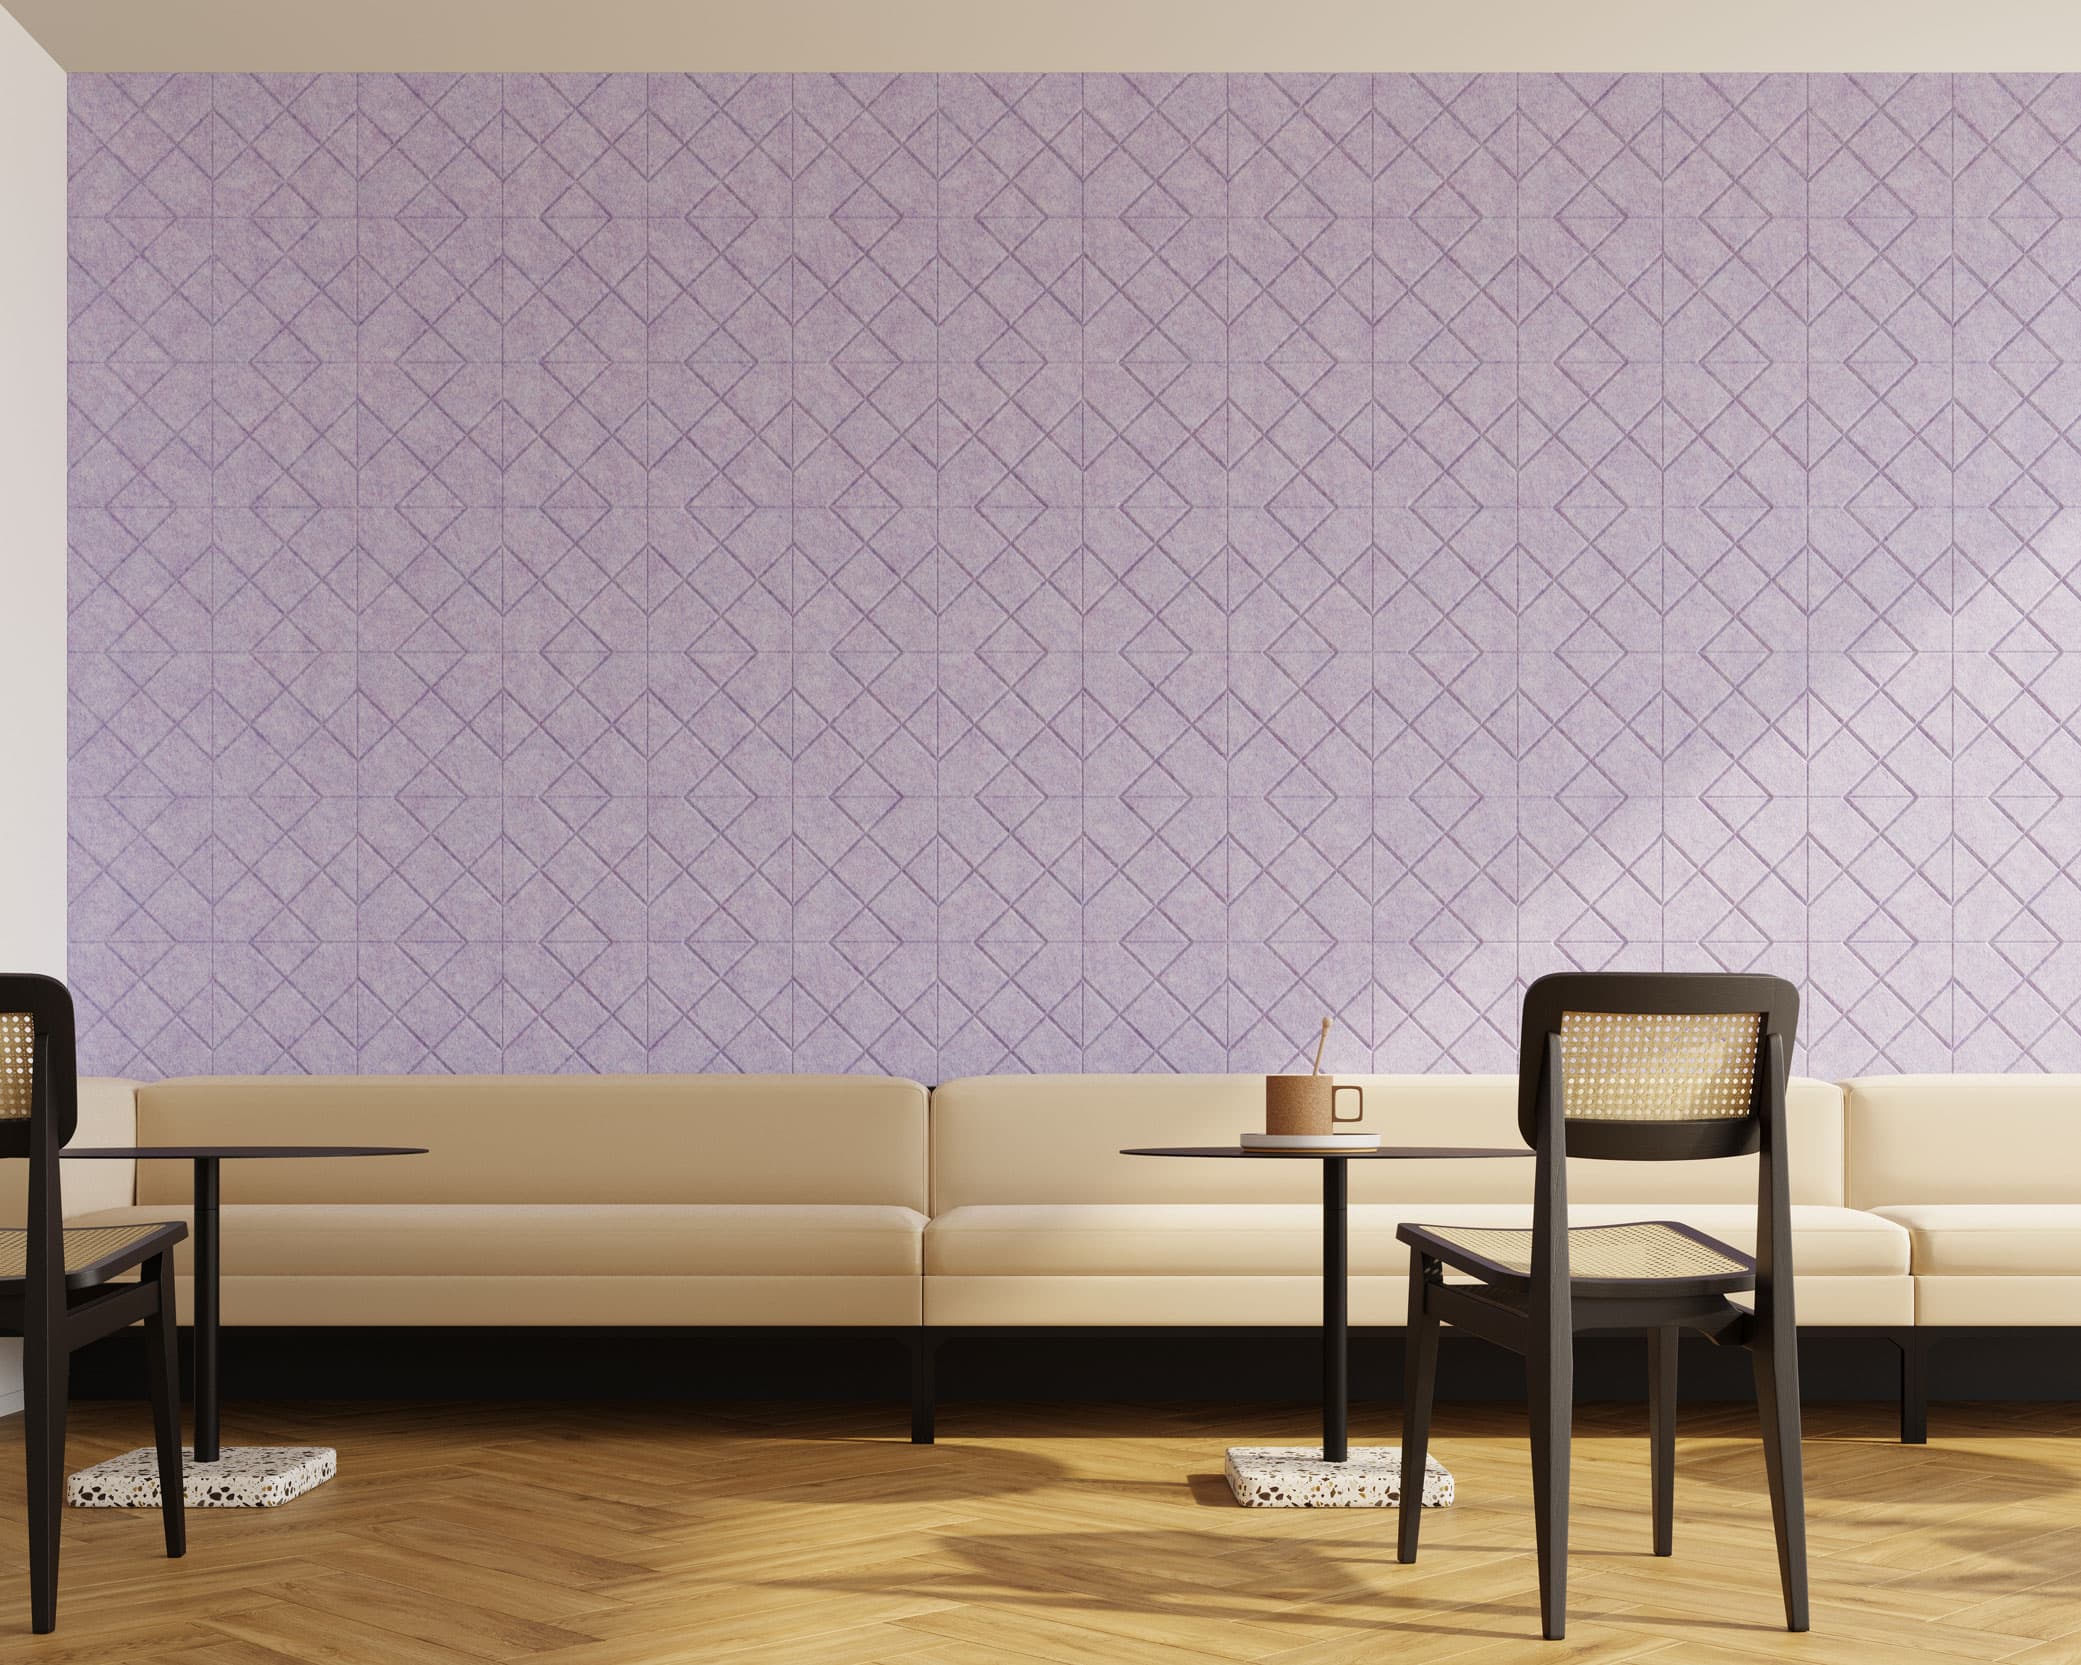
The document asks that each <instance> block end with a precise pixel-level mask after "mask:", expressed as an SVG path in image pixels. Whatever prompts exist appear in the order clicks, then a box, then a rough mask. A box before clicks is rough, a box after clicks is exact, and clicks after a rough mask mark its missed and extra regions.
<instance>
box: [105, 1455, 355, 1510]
mask: <svg viewBox="0 0 2081 1665" xmlns="http://www.w3.org/2000/svg"><path fill="white" fill-rule="evenodd" d="M181 1460H182V1463H183V1464H184V1466H185V1472H184V1474H183V1479H184V1481H185V1490H186V1493H187V1505H188V1507H189V1508H191V1509H274V1508H278V1507H279V1506H280V1505H282V1504H284V1503H287V1502H288V1501H289V1500H290V1499H291V1498H296V1497H301V1496H303V1494H304V1493H305V1492H307V1491H309V1490H310V1489H311V1488H312V1487H314V1486H322V1485H324V1484H325V1482H326V1481H328V1480H330V1479H331V1478H332V1477H333V1476H334V1475H335V1474H337V1473H339V1470H340V1459H339V1453H338V1452H336V1451H335V1450H333V1448H332V1447H331V1446H329V1445H237V1446H226V1447H225V1448H224V1454H223V1456H221V1457H220V1458H219V1459H218V1460H217V1461H216V1462H214V1463H198V1462H197V1461H196V1460H195V1453H194V1451H193V1450H192V1449H184V1450H183V1451H182V1452H181ZM65 1501H66V1502H67V1503H70V1504H71V1505H72V1506H73V1507H74V1508H75V1509H156V1508H158V1507H159V1456H158V1453H157V1452H155V1451H154V1450H153V1449H152V1448H151V1447H150V1446H148V1445H147V1446H142V1447H140V1448H139V1449H138V1450H136V1451H126V1452H124V1453H123V1455H122V1456H120V1457H111V1458H109V1460H108V1461H107V1462H105V1463H96V1464H95V1465H94V1466H93V1467H92V1468H83V1469H81V1470H80V1471H79V1472H78V1473H77V1474H74V1475H73V1476H71V1478H70V1479H69V1480H68V1482H67V1484H66V1488H65Z"/></svg>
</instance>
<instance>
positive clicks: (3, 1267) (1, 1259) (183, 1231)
mask: <svg viewBox="0 0 2081 1665" xmlns="http://www.w3.org/2000/svg"><path fill="white" fill-rule="evenodd" d="M187 1235H188V1228H187V1227H186V1226H184V1225H182V1224H181V1223H180V1222H179V1221H178V1220H176V1221H172V1222H169V1223H165V1224H161V1223H160V1222H158V1221H147V1222H141V1223H139V1224H137V1225H131V1226H73V1227H70V1228H69V1229H68V1230H67V1231H66V1233H65V1276H66V1279H67V1281H68V1282H72V1283H75V1284H79V1285H87V1284H93V1283H99V1282H101V1281H102V1279H104V1278H108V1277H113V1276H114V1275H115V1274H117V1273H118V1272H127V1271H129V1270H130V1268H131V1267H133V1266H136V1265H138V1264H140V1263H141V1262H143V1261H146V1260H149V1259H151V1257H152V1256H153V1255H155V1254H157V1253H158V1252H159V1251H160V1249H162V1248H165V1247H168V1246H170V1245H172V1244H175V1243H178V1242H179V1241H180V1240H181V1239H182V1238H184V1237H186V1236H187ZM28 1275H29V1234H28V1233H27V1232H26V1231H21V1230H13V1231H0V1281H6V1280H8V1279H11V1278H26V1277H27V1276H28Z"/></svg>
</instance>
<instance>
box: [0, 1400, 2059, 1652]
mask: <svg viewBox="0 0 2081 1665" xmlns="http://www.w3.org/2000/svg"><path fill="white" fill-rule="evenodd" d="M902 1420H903V1418H902V1416H901V1414H900V1412H899V1409H898V1407H895V1406H883V1407H871V1408H853V1407H844V1408H840V1407H803V1406H789V1407H758V1406H754V1407H745V1408H742V1409H739V1410H734V1411H719V1410H716V1409H713V1408H699V1409H694V1408H684V1407H670V1406H643V1407H629V1406H555V1407H537V1406H516V1405H436V1406H367V1405H345V1406H333V1407H323V1408H308V1407H270V1406H252V1405H237V1406H234V1407H233V1409H232V1412H231V1415H230V1416H229V1418H228V1423H229V1426H228V1428H227V1433H228V1434H229V1435H230V1436H232V1437H233V1438H234V1439H235V1440H236V1441H237V1442H238V1443H275V1442H284V1443H298V1442H308V1441H319V1440H323V1441H326V1442H330V1443H333V1444H336V1445H337V1446H338V1447H339V1449H340V1460H341V1471H342V1472H341V1477H340V1478H339V1479H338V1480H336V1481H334V1482H333V1483H332V1484H331V1485H329V1486H326V1487H324V1488H323V1489H322V1490H320V1491H319V1492H317V1493H315V1494H313V1495H312V1496H310V1497H307V1498H304V1499H302V1500H300V1501H298V1502H296V1503H294V1504H291V1505H290V1506H289V1507H287V1508H285V1509H282V1510H277V1511H266V1512H263V1511H250V1512H248V1511H236V1510H226V1511H196V1512H195V1513H194V1514H192V1515H191V1517H190V1520H191V1525H190V1528H189V1532H190V1550H189V1555H188V1558H187V1559H186V1560H185V1561H180V1562H169V1561H166V1560H164V1559H162V1558H160V1557H159V1554H158V1547H159V1545H158V1523H157V1521H156V1520H155V1519H153V1518H152V1517H150V1516H144V1515H132V1514H124V1513H116V1512H107V1513H103V1512H98V1511H86V1510H69V1511H67V1514H66V1520H65V1528H66V1552H65V1565H64V1583H63V1591H62V1596H61V1604H60V1611H59V1627H58V1632H57V1634H56V1635H55V1636H51V1637H44V1638H32V1637H31V1636H30V1635H29V1633H28V1600H27V1588H26V1575H25V1572H24V1555H25V1549H24V1543H23V1537H22V1528H21V1524H20V1523H21V1518H22V1516H21V1504H22V1483H21V1433H20V1427H21V1422H20V1419H19V1418H10V1419H9V1420H8V1421H7V1422H6V1423H4V1424H0V1522H4V1525H0V1659H4V1660H8V1661H14V1660H23V1661H38V1662H42V1665H57V1662H60V1661H64V1662H74V1661H76V1662H79V1665H88V1662H92V1665H109V1662H112V1661H126V1662H127V1661H132V1660H138V1661H144V1660H149V1661H153V1662H155V1665H282V1662H283V1661H288V1660H297V1661H332V1662H339V1665H349V1662H351V1665H360V1662H364V1661H366V1662H369V1665H464V1662H468V1661H481V1660H529V1661H533V1662H536V1665H668V1662H669V1665H681V1662H687V1661H720V1662H725V1665H752V1662H758V1665H865V1662H869V1661H878V1660H889V1661H902V1662H904V1665H971V1662H975V1665H981V1662H992V1665H1032V1662H1035V1661H1053V1662H1060V1665H1086V1662H1092V1665H1098V1662H1104V1665H1111V1662H1116V1661H1117V1662H1119V1665H1191V1662H1206V1661H1213V1662H1217V1665H1221V1662H1242V1661H1259V1660H1263V1661H1275V1662H1277V1665H1343V1662H1346V1661H1352V1662H1358V1661H1365V1662H1369V1665H1370V1662H1374V1661H1379V1662H1394V1665H1400V1662H1404V1661H1407V1662H1420V1661H1430V1660H1444V1659H1450V1660H1453V1661H1456V1662H1458V1665H1491V1662H1494V1661H1505V1660H1528V1661H1530V1660H1537V1661H1553V1662H1557V1665H1558V1662H1562V1661H1578V1660H1619V1659H1645V1658H1653V1659H1655V1660H1657V1661H1659V1662H1662V1665H1677V1662H1680V1661H1695V1662H1697V1665H1755V1662H1756V1661H1757V1660H1766V1659H1798V1660H1812V1661H1816V1662H1820V1665H1869V1662H1871V1661H1902V1660H1917V1659H1930V1660H1961V1659H1970V1660H1997V1659H1999V1660H2009V1661H2013V1662H2015V1665H2055V1662H2067V1661H2081V1407H2077V1406H2056V1407H2055V1406H1979V1407H1967V1408H1961V1407H1956V1406H1951V1407H1945V1408H1944V1409H1943V1410H1942V1411H1941V1413H1940V1414H1939V1416H1938V1418H1937V1427H1936V1431H1935V1439H1934V1441H1933V1443H1931V1444H1930V1445H1929V1446H1927V1447H1924V1448H1910V1447H1903V1446H1900V1445H1897V1444H1895V1443H1893V1440H1892V1439H1891V1437H1890V1422H1891V1411H1890V1409H1888V1408H1881V1407H1841V1408H1833V1407H1825V1406H1824V1407H1818V1408H1813V1409H1811V1410H1810V1411H1809V1415H1808V1443H1807V1477H1808V1496H1809V1505H1810V1509H1809V1519H1810V1530H1811V1534H1812V1543H1813V1585H1814V1629H1813V1631H1812V1633H1811V1634H1809V1635H1807V1636H1803V1637H1794V1636H1787V1635H1786V1634H1785V1633H1784V1632H1783V1630H1782V1629H1781V1628H1780V1623H1781V1614H1780V1609H1779V1605H1778V1592H1777V1573H1776V1564H1775V1561H1774V1558H1773V1553H1772V1549H1771V1534H1770V1514H1769V1507H1768V1504H1767V1502H1766V1499H1765V1495H1764V1490H1763V1467H1762V1463H1761V1461H1760V1459H1759V1457H1758V1455H1757V1448H1756V1445H1755V1442H1754V1439H1753V1434H1752V1426H1751V1422H1750V1417H1749V1414H1746V1413H1743V1412H1741V1411H1738V1410H1735V1409H1732V1408H1727V1409H1721V1408H1700V1409H1698V1410H1696V1411H1692V1412H1689V1413H1688V1414H1687V1419H1686V1424H1687V1425H1686V1432H1685V1437H1684V1438H1683V1441H1682V1444H1681V1448H1680V1450H1679V1454H1678V1465H1679V1476H1678V1481H1677V1553H1676V1556H1675V1558H1674V1559H1673V1560H1666V1561H1658V1560H1656V1559H1654V1558H1653V1557H1652V1556H1651V1555H1649V1554H1648V1542H1649V1532H1648V1515H1647V1495H1648V1479H1647V1463H1646V1456H1647V1451H1646V1445H1645V1441H1644V1437H1643V1436H1644V1415H1643V1413H1642V1411H1641V1410H1640V1409H1639V1408H1638V1407H1616V1408H1614V1407H1596V1406H1591V1407H1585V1408H1584V1409H1583V1410H1582V1411H1581V1412H1580V1414H1579V1415H1578V1418H1577V1424H1576V1427H1577V1443H1576V1448H1575V1503H1574V1538H1575V1549H1574V1560H1573V1569H1572V1579H1573V1587H1572V1595H1571V1603H1570V1617H1571V1625H1570V1630H1569V1638H1568V1641H1567V1642H1566V1643H1554V1644H1542V1643H1540V1642H1538V1641H1537V1640H1536V1634H1537V1609H1536V1605H1535V1595H1534V1590H1535V1585H1534V1576H1533V1567H1532V1560H1531V1554H1530V1550H1531V1542H1532V1517H1531V1510H1530V1485H1529V1478H1528V1474H1527V1468H1526V1455H1525V1443H1524V1439H1523V1435H1522V1433H1521V1431H1520V1427H1519V1422H1518V1417H1517V1416H1516V1415H1514V1414H1512V1413H1511V1412H1509V1411H1508V1410H1506V1409H1503V1408H1497V1407H1481V1408H1467V1407H1453V1406H1449V1405H1448V1406H1444V1407H1441V1410H1440V1415H1439V1430H1438V1434H1437V1436H1436V1438H1437V1443H1436V1445H1435V1446H1434V1449H1435V1450H1436V1451H1438V1453H1439V1454H1440V1455H1441V1457H1442V1458H1443V1459H1444V1460H1445V1461H1446V1463H1447V1464H1448V1465H1449V1466H1450V1467H1451V1468H1452V1469H1453V1470H1454V1472H1455V1474H1456V1475H1457V1477H1458V1480H1459V1485H1460V1495H1461V1499H1462V1501H1461V1502H1460V1503H1459V1504H1458V1505H1457V1506H1456V1507H1454V1508H1452V1509H1448V1510H1435V1511H1432V1512H1431V1513H1430V1514H1429V1515H1428V1516H1427V1517H1426V1519H1425V1529H1426V1530H1425V1540H1424V1554H1423V1558H1422V1560H1421V1561H1420V1563H1419V1564H1418V1565H1416V1566H1414V1567H1402V1566H1398V1565H1397V1564H1396V1563H1395V1558H1394V1547H1393V1531H1394V1516H1393V1515H1392V1514H1391V1513H1388V1512H1384V1511H1381V1512H1376V1511H1370V1510H1348V1511H1331V1510H1318V1511H1278V1510H1248V1509H1241V1508H1238V1507H1236V1506H1235V1505H1234V1504H1233V1503H1232V1502H1230V1501H1229V1498H1228V1494H1227V1490H1226V1488H1225V1486H1224V1485H1223V1484H1222V1481H1221V1479H1220V1472H1219V1471H1220V1466H1221V1452H1222V1447H1223V1446H1224V1445H1225V1444H1227V1443H1230V1442H1231V1441H1233V1440H1237V1439H1247V1440H1249V1441H1253V1442H1273V1441H1281V1442H1283V1441H1295V1442H1299V1441H1304V1440H1306V1439H1307V1438H1308V1437H1309V1432H1310V1430H1309V1417H1308V1415H1307V1413H1306V1411H1305V1410H1303V1409H1299V1408H1294V1409H1284V1410H1282V1409H1266V1408H1263V1407H1247V1406H1246V1407H1238V1406H1234V1405H1190V1406H1183V1405H1179V1406H1162V1407H1131V1408H1119V1409H1108V1408H1101V1407H1091V1406H1017V1407H1013V1406H961V1405H955V1406H952V1407H950V1408H949V1409H948V1410H947V1411H946V1413H945V1414H944V1416H943V1423H942V1432H943V1440H942V1443H941V1444H940V1445H939V1446H937V1447H935V1448H932V1449H915V1448H913V1447H912V1446H910V1445H909V1444H908V1443H906V1442H905V1440H904V1439H903V1438H902V1432H901V1423H902ZM146 1429H147V1418H146V1415H145V1413H144V1411H143V1409H142V1407H131V1406H126V1405H109V1404H84V1405H80V1406H76V1407H75V1408H74V1415H73V1435H72V1444H71V1452H70V1455H71V1459H72V1461H73V1463H74V1465H75V1466H77V1465H78V1464H80V1463H83V1462H88V1461H92V1460H95V1459H97V1458H100V1457H104V1456H108V1455H111V1454H113V1453H114V1452H116V1451H119V1450H123V1449H126V1448H128V1447H130V1446H132V1445H135V1444H138V1443H141V1442H142V1440H143V1438H144V1437H145V1433H146ZM1355 1433H1356V1434H1357V1435H1358V1436H1359V1437H1360V1438H1362V1439H1365V1440H1378V1441H1386V1442H1392V1440H1393V1438H1394V1414H1393V1412H1392V1409H1391V1408H1388V1409H1383V1410H1381V1411H1379V1412H1378V1413H1375V1414H1361V1416H1360V1417H1359V1419H1358V1426H1357V1428H1356V1429H1355Z"/></svg>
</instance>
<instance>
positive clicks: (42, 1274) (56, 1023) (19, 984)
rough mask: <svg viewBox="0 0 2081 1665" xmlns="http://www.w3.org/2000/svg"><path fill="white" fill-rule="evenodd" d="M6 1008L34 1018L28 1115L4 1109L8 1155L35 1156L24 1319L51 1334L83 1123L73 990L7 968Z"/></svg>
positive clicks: (1, 986) (60, 1299) (61, 1292)
mask: <svg viewBox="0 0 2081 1665" xmlns="http://www.w3.org/2000/svg"><path fill="white" fill-rule="evenodd" d="M0 1012H6V1013H23V1014H26V1015H27V1016H28V1018H29V1025H30V1069H29V1095H28V1113H27V1114H26V1115H23V1114H20V1113H19V1112H16V1113H11V1114H7V1115H0V1156H13V1157H18V1156H27V1157H28V1159H29V1196H28V1208H27V1211H26V1213H27V1225H28V1236H29V1240H28V1245H27V1249H28V1254H27V1260H28V1266H27V1274H28V1276H27V1285H26V1288H25V1290H24V1292H23V1293H24V1303H23V1304H24V1319H25V1322H26V1325H27V1327H28V1329H29V1330H30V1331H31V1332H32V1333H37V1334H49V1333H51V1329H52V1326H53V1325H55V1324H56V1323H57V1321H58V1319H59V1318H60V1316H61V1315H62V1314H63V1313H64V1311H65V1238H64V1232H65V1202H64V1196H63V1192H62V1188H61V1182H60V1178H59V1171H60V1168H61V1166H62V1163H61V1161H60V1153H61V1152H62V1151H63V1150H64V1148H65V1147H66V1146H67V1145H68V1144H70V1143H71V1142H72V1136H73V1134H74V1133H75V1132H76V1131H77V1130H78V1127H79V1061H78V1055H77V1052H76V1050H75V1042H74V1031H73V1016H72V995H71V992H70V991H69V990H68V989H67V988H66V987H65V985H64V984H63V983H61V982H59V981H58V980H57V979H56V978H55V977H42V976H37V975H35V974H33V973H27V972H10V973H0ZM11 1096H12V1095H11Z"/></svg>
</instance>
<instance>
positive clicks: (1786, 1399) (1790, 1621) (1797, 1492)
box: [1752, 1332, 1807, 1630]
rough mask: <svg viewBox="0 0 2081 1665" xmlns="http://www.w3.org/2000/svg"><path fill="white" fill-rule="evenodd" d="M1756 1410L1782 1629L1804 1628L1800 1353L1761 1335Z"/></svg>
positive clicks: (1757, 1353)
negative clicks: (1774, 1532)
mask: <svg viewBox="0 0 2081 1665" xmlns="http://www.w3.org/2000/svg"><path fill="white" fill-rule="evenodd" d="M1752 1345H1753V1348H1754V1355H1753V1356H1754V1363H1755V1369H1756V1407H1757V1409H1758V1410H1759V1411H1760V1412H1761V1413H1762V1417H1763V1461H1764V1465H1765V1467H1767V1468H1768V1469H1769V1471H1770V1514H1771V1523H1772V1524H1773V1525H1774V1526H1775V1527H1776V1528H1777V1540H1778V1579H1779V1581H1780V1583H1782V1584H1783V1586H1784V1591H1785V1628H1786V1629H1787V1630H1805V1629H1806V1628H1807V1598H1806V1486H1805V1481H1804V1477H1803V1475H1802V1472H1801V1464H1800V1452H1799V1355H1798V1353H1797V1352H1796V1351H1795V1350H1794V1348H1793V1347H1792V1346H1791V1345H1790V1344H1785V1345H1775V1344H1773V1343H1772V1341H1771V1340H1770V1338H1769V1335H1768V1333H1767V1332H1766V1333H1765V1334H1764V1335H1763V1336H1762V1337H1761V1338H1760V1339H1758V1340H1757V1341H1756V1342H1754V1343H1753V1344H1752Z"/></svg>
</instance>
